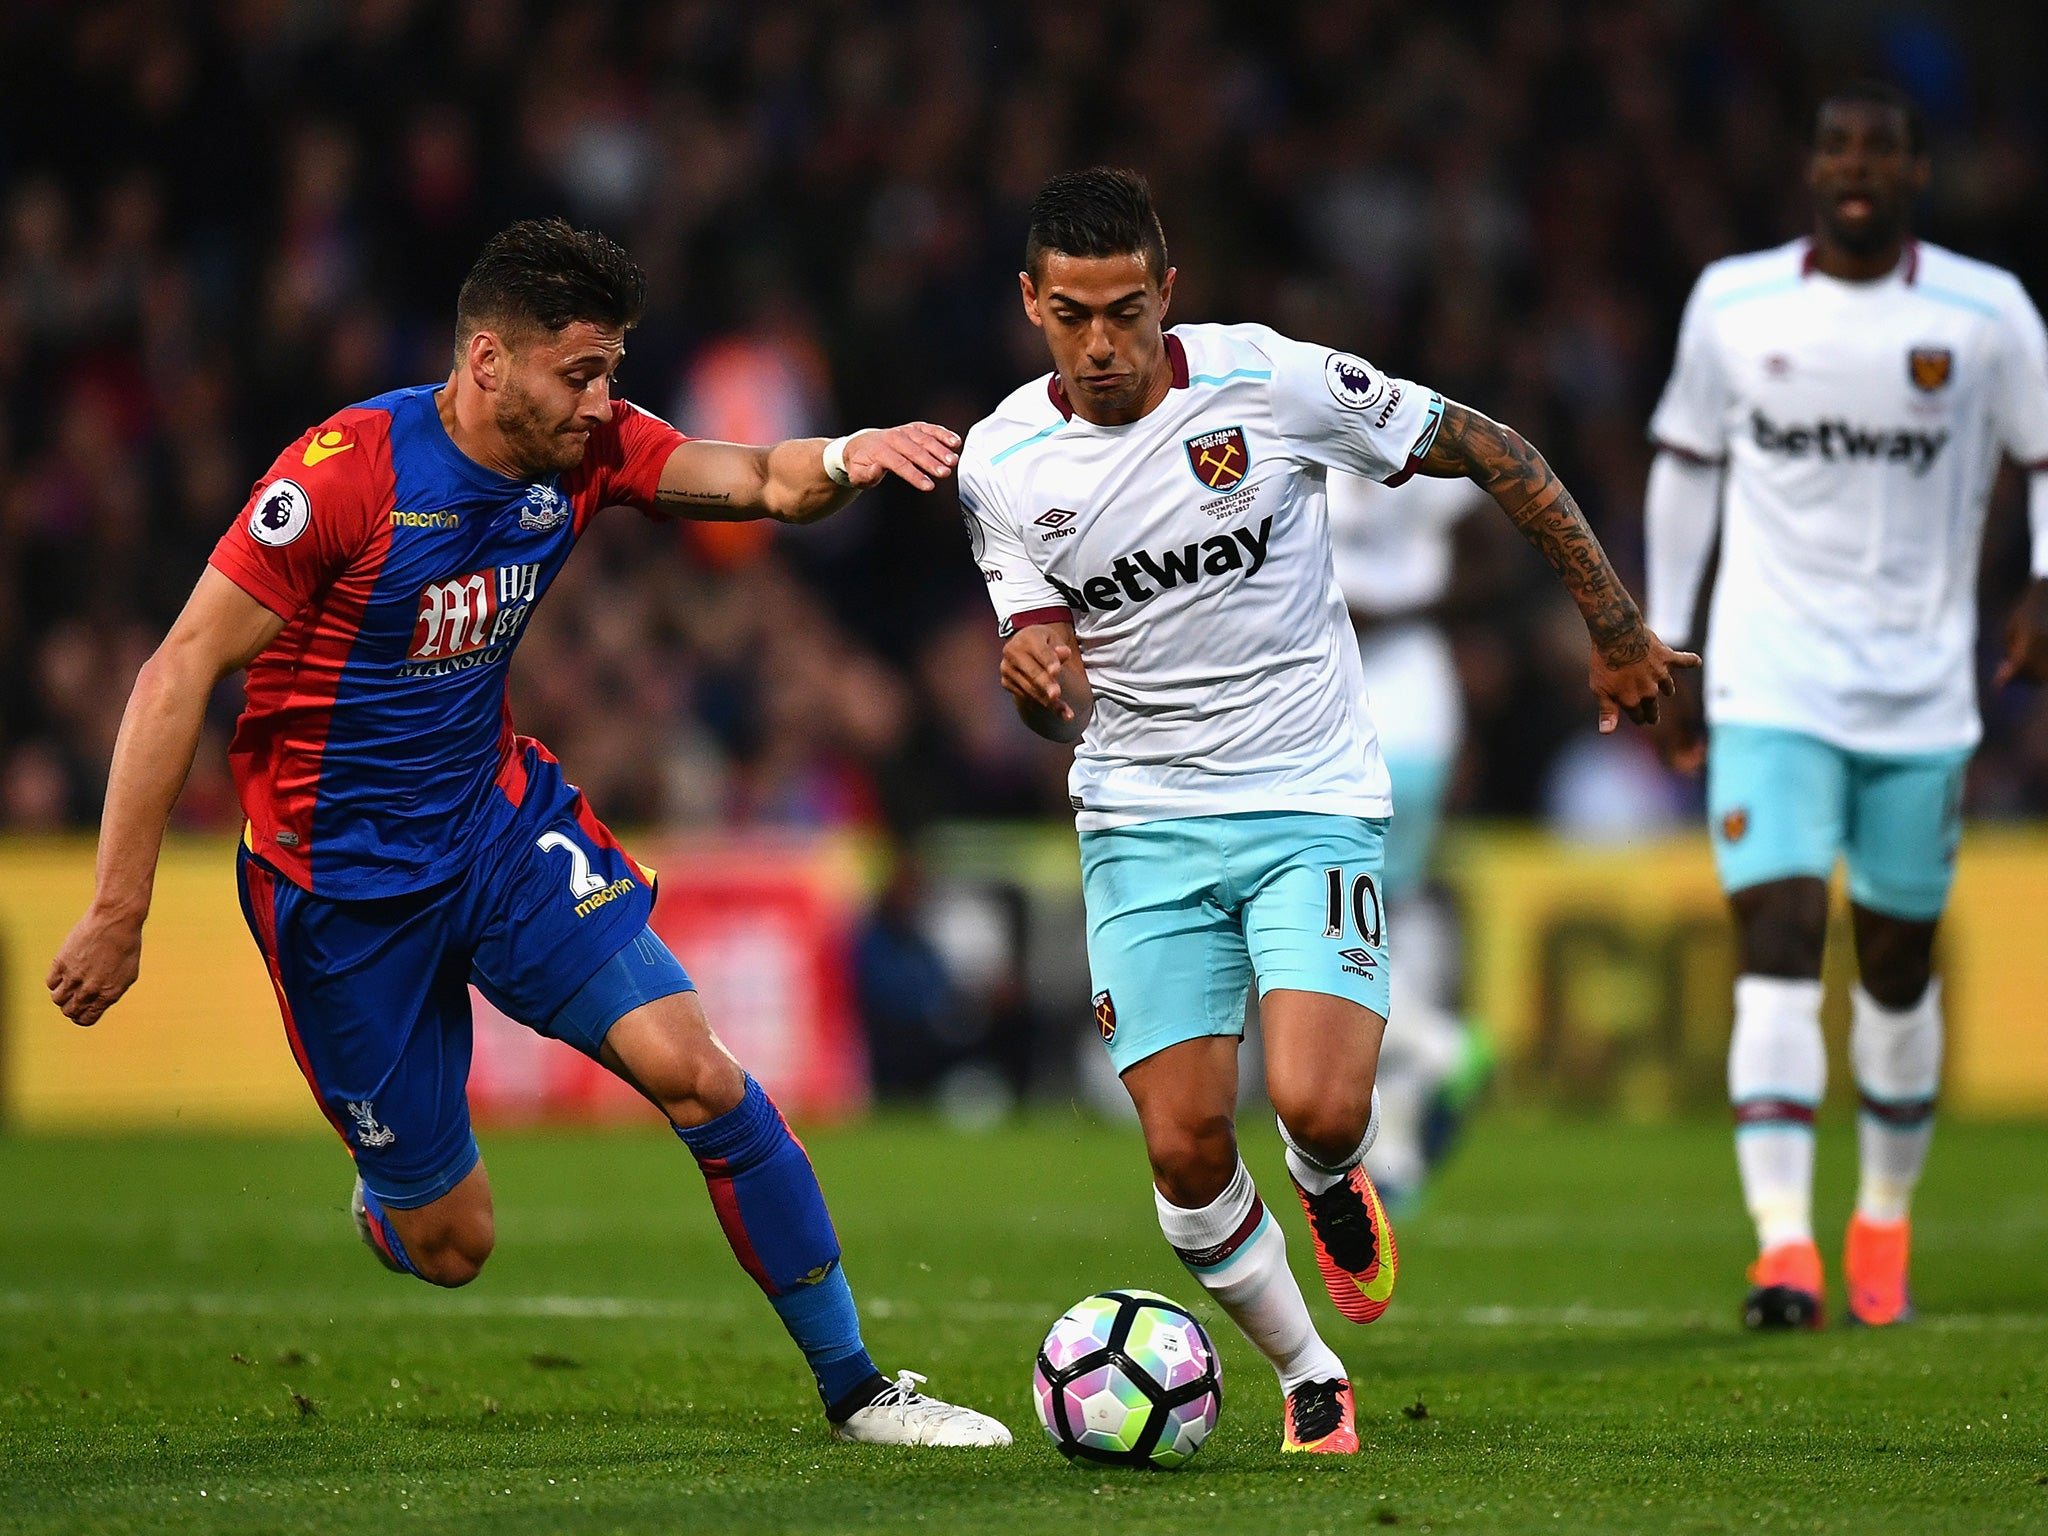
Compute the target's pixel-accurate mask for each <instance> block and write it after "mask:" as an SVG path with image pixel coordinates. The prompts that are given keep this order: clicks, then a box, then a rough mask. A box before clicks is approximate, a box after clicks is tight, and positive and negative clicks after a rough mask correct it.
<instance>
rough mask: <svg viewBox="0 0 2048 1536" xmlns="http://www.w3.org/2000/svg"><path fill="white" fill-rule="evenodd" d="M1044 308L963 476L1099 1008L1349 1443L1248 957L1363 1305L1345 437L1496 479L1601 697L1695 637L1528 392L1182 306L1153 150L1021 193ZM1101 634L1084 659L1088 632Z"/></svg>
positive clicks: (1183, 1223) (1339, 1371) (1203, 1210)
mask: <svg viewBox="0 0 2048 1536" xmlns="http://www.w3.org/2000/svg"><path fill="white" fill-rule="evenodd" d="M1024 265H1025V270H1024V272H1023V273H1022V274H1020V283H1021V288H1022V294H1023V300H1024V308H1025V312H1026V314H1027V316H1028V317H1029V318H1030V320H1031V321H1032V323H1033V324H1034V325H1036V326H1038V327H1039V329H1040V330H1041V331H1042V333H1043V334H1044V336H1045V339H1046V344H1047V346H1048V348H1049V349H1050V351H1051V353H1052V359H1053V372H1052V373H1051V374H1050V375H1049V376H1046V377H1042V378H1039V379H1036V380H1033V381H1032V382H1031V383H1029V384H1027V385H1024V386H1023V387H1022V388H1020V389H1018V390H1017V391H1016V392H1015V393H1013V394H1012V395H1011V396H1010V397H1009V398H1008V399H1006V400H1005V401H1004V402H1003V403H1002V404H1001V405H1000V406H999V407H997V409H996V410H995V412H994V413H993V414H991V415H990V416H988V417H987V418H986V419H984V420H983V421H982V422H981V423H980V424H978V425H977V426H976V427H975V428H974V430H973V431H972V432H971V433H970V434H969V435H968V441H967V446H966V448H965V449H964V450H963V452H962V456H961V466H960V474H961V484H960V497H961V503H962V508H963V511H964V513H965V515H966V519H967V524H968V532H969V536H970V539H971V541H972V546H973V551H974V556H975V561H976V563H977V564H978V565H979V566H980V567H981V572H982V576H983V579H984V580H985V581H986V582H987V585H988V593H989V598H990V601H991V602H992V603H993V604H994V605H995V609H996V613H997V617H998V619H999V620H1000V622H1001V627H1002V631H1003V633H1004V635H1005V636H1006V637H1007V642H1006V644H1005V646H1004V650H1003V662H1002V679H1003V683H1004V686H1005V687H1007V688H1008V689H1009V690H1010V692H1011V693H1012V695H1013V696H1014V697H1015V698H1016V700H1017V704H1018V708H1019V712H1020V713H1021V715H1022V716H1023V718H1024V721H1025V723H1026V724H1027V725H1029V726H1030V727H1031V728H1032V729H1033V730H1035V731H1037V732H1038V733H1039V734H1040V735H1043V736H1046V737H1049V738H1051V739H1053V740H1056V741H1065V742H1077V741H1078V743H1079V749H1078V751H1077V752H1076V754H1075V759H1074V768H1073V773H1072V777H1071V779H1070V791H1071V797H1072V801H1073V805H1074V808H1075V811H1076V813H1077V814H1076V821H1077V823H1078V825H1079V828H1080V835H1081V868H1082V880H1083V895H1084V899H1085V902H1086V906H1087V913H1088V956H1089V966H1090V969H1091V971H1092V972H1093V976H1094V984H1095V987H1096V989H1097V990H1096V993H1095V1017H1096V1021H1097V1024H1098V1026H1099V1027H1100V1029H1101V1032H1102V1037H1103V1041H1104V1043H1105V1044H1106V1045H1107V1046H1108V1049H1109V1054H1110V1059H1111V1061H1112V1063H1113V1064H1114V1065H1115V1067H1116V1068H1117V1071H1118V1072H1119V1074H1120V1075H1121V1076H1122V1078H1123V1082H1124V1085H1125V1087H1126V1088H1127V1089H1128V1090H1129V1091H1130V1095H1131V1099H1132V1102H1133V1103H1134V1104H1135V1105H1136V1106H1137V1110H1138V1119H1139V1123H1140V1125H1141V1126H1142V1127H1143V1130H1144V1134H1145V1145H1146V1149H1147V1152H1148V1154H1149V1156H1150V1158H1151V1163H1152V1171H1153V1179H1154V1185H1155V1189H1156V1196H1157V1209H1158V1214H1159V1222H1160V1226H1161V1228H1162V1229H1163V1230H1164V1232H1165V1234H1166V1240H1167V1241H1168V1242H1169V1243H1170V1244H1172V1245H1173V1248H1174V1250H1175V1252H1177V1253H1178V1254H1179V1255H1180V1258H1181V1261H1182V1263H1184V1264H1185V1265H1186V1266H1187V1268H1188V1270H1189V1272H1190V1273H1191V1274H1193V1275H1194V1276H1195V1277H1196V1278H1197V1279H1198V1280H1199V1281H1200V1282H1201V1283H1202V1285H1203V1287H1204V1288H1205V1289H1207V1290H1208V1291H1209V1293H1210V1294H1211V1295H1213V1296H1214V1297H1215V1298H1216V1300H1217V1302H1218V1304H1219V1305H1221V1306H1222V1308H1223V1309H1224V1311H1226V1312H1227V1313H1229V1314H1230V1317H1231V1318H1232V1320H1233V1321H1235V1322H1236V1323H1237V1324H1238V1326H1239V1327H1240V1328H1242V1329H1243V1330H1244V1332H1245V1334H1246V1336H1247V1337H1249V1338H1250V1339H1251V1340H1252V1342H1253V1343H1254V1344H1256V1345H1257V1346H1258V1347H1259V1349H1260V1350H1261V1351H1262V1352H1263V1353H1264V1354H1265V1355H1266V1357H1267V1359H1268V1360H1269V1361H1271V1362H1272V1365H1273V1368H1274V1370H1275V1371H1276V1373H1277V1374H1278V1375H1279V1378H1280V1386H1281V1391H1282V1393H1283V1394H1284V1397H1285V1404H1284V1407H1283V1410H1282V1429H1281V1435H1282V1439H1281V1443H1282V1445H1283V1447H1284V1448H1285V1449H1288V1450H1300V1451H1313V1452H1323V1453H1341V1452H1350V1451H1355V1450H1357V1449H1358V1433H1357V1427H1356V1416H1355V1412H1354V1406H1353V1401H1352V1392H1351V1385H1350V1382H1349V1381H1348V1380H1347V1379H1346V1378H1345V1372H1344V1364H1343V1362H1342V1361H1341V1360H1340V1359H1339V1358H1338V1357H1337V1355H1336V1353H1335V1352H1334V1351H1333V1350H1331V1349H1330V1347H1329V1346H1328V1345H1327V1344H1326V1343H1324V1342H1323V1340H1322V1339H1321V1337H1319V1336H1318V1334H1317V1333H1316V1330H1315V1327H1314V1325H1313V1324H1312V1323H1311V1322H1310V1320H1309V1314H1308V1307H1307V1305H1306V1303H1305V1302H1304V1300H1303V1298H1302V1295H1301V1291H1300V1289H1299V1287H1298V1286H1297V1285H1296V1284H1295V1281H1294V1276H1293V1274H1292V1273H1291V1272H1290V1271H1289V1269H1288V1267H1287V1252H1286V1239H1285V1237H1284V1236H1283V1235H1282V1233H1281V1229H1280V1227H1279V1225H1278V1224H1277V1223H1276V1222H1274V1221H1273V1220H1272V1219H1271V1217H1270V1216H1269V1215H1268V1214H1267V1213H1266V1210H1265V1208H1264V1206H1263V1205H1262V1204H1261V1202H1260V1199H1259V1195H1258V1191H1257V1190H1256V1189H1255V1188H1254V1187H1253V1185H1252V1179H1251V1175H1250V1173H1249V1172H1248V1171H1247V1170H1246V1168H1245V1165H1244V1162H1243V1160H1242V1159H1241V1158H1240V1157H1239V1155H1238V1148H1237V1138H1236V1132H1235V1126H1234V1123H1233V1121H1234V1113H1235V1109H1236V1104H1237V1044H1238V1037H1239V1035H1240V1034H1241V1033H1242V1031H1243V1028H1244V1013H1245V995H1246V989H1247V987H1248V986H1249V985H1250V984H1251V982H1252V980H1253V977H1254V975H1256V978H1257V984H1258V987H1259V1017H1260V1025H1261V1028H1262V1030H1263V1033H1264V1037H1265V1047H1266V1083H1267V1091H1268V1094H1269V1095H1270V1097H1271V1099H1272V1102H1273V1106H1274V1109H1275V1111H1276V1113H1277V1116H1278V1120H1279V1126H1280V1134H1281V1137H1282V1139H1283V1140H1284V1142H1285V1143H1286V1148H1287V1166H1288V1170H1289V1172H1290V1174H1291V1175H1292V1177H1293V1181H1294V1184H1295V1186H1296V1191H1297V1193H1298V1195H1299V1197H1300V1200H1301V1204H1302V1207H1303V1209H1304V1211H1305V1212H1306V1213H1307V1216H1308V1221H1309V1229H1310V1232H1311V1234H1312V1236H1313V1238H1314V1242H1315V1249H1316V1261H1317V1264H1318V1266H1319V1268H1320V1269H1321V1271H1322V1275H1323V1280H1324V1284H1325V1285H1326V1286H1327V1287H1328V1289H1329V1292H1330V1299H1331V1300H1332V1301H1333V1302H1334V1303H1335V1304H1336V1306H1337V1309H1338V1311H1339V1312H1341V1313H1342V1314H1343V1315H1344V1316H1345V1317H1347V1318H1349V1319H1350V1320H1352V1321H1354V1322H1359V1323H1369V1322H1371V1321H1373V1320H1374V1319H1375V1318H1377V1317H1378V1316H1379V1315H1380V1314H1381V1313H1382V1312H1383V1311H1384V1310H1385V1308H1386V1306H1387V1303H1388V1301H1389V1300H1390V1299H1391V1297H1392V1294H1393V1287H1394V1279H1395V1271H1396V1266H1397V1263H1398V1255H1397V1251H1396V1248H1395V1244H1394V1234H1393V1230H1392V1228H1391V1227H1390V1226H1389V1225H1388V1222H1387V1216H1386V1210H1385V1208H1384V1206H1383V1205H1382V1204H1381V1201H1380V1197H1379V1194H1378V1192H1377V1191H1376V1189H1375V1187H1374V1185H1373V1182H1372V1179H1371V1178H1370V1176H1369V1175H1368V1174H1367V1173H1366V1170H1365V1168H1364V1166H1363V1162H1362V1160H1363V1158H1364V1156H1365V1153H1366V1151H1367V1150H1368V1149H1369V1147H1370V1146H1371V1143H1372V1136H1373V1118H1374V1115H1373V1102H1374V1095H1373V1077H1374V1073H1375V1070H1376V1064H1377V1060H1378V1057H1379V1050H1380V1036H1381V1031H1382V1029H1383V1028H1384V1026H1385V1021H1386V1015H1387V1006H1388V1005H1387V997H1388V986H1387V969H1388V961H1387V957H1388V948H1387V945H1388V937H1387V923H1386V909H1385V903H1384V900H1383V898H1382V896H1381V893H1380V885H1379V882H1380V879H1381V877H1382V849H1383V846H1384V842H1385V838H1386V833H1387V817H1388V815H1389V812H1390V809H1391V807H1390V805H1389V799H1388V791H1387V773H1386V768H1385V766H1384V765H1383V764H1382V763H1381V761H1380V753H1379V748H1378V746H1377V745H1376V744H1375V741H1374V736H1373V728H1372V723H1371V720H1370V717H1369V716H1368V714H1367V711H1366V707H1365V680H1364V679H1363V678H1362V677H1361V675H1360V671H1359V660H1358V646H1357V644H1356V642H1355V641H1354V639H1353V638H1352V634H1351V626H1350V621H1349V618H1348V616H1347V614H1346V611H1345V607H1344V600H1343V597H1342V595H1341V594H1340V593H1339V592H1338V590H1337V584H1336V579H1335V576H1334V574H1333V572H1332V569H1331V554H1330V534H1329V524H1328V519H1327V511H1326V502H1325V495H1324V482H1325V478H1326V476H1327V474H1328V472H1329V471H1330V470H1332V469H1346V470H1349V471H1351V472H1352V473H1354V474H1358V475H1363V476H1367V477H1370V478H1373V479H1378V480H1390V481H1400V480H1405V479H1407V478H1408V477H1409V476H1411V475H1414V474H1415V473H1417V472H1418V471H1419V472H1421V473H1423V474H1427V475H1439V476H1457V477H1464V478H1469V479H1471V480H1474V481H1477V482H1479V483H1480V484H1482V485H1484V486H1485V487H1486V488H1487V489H1488V490H1489V491H1490V492H1491V493H1492V495H1493V497H1494V499H1495V500H1496V501H1497V502H1498V503H1499V504H1500V506H1501V508H1502V509H1503V510H1504V511H1505V512H1506V513H1507V514H1508V516H1509V517H1510V518H1512V519H1513V520H1514V522H1515V524H1516V525H1517V526H1518V527H1519V528H1521V530H1522V531H1523V533H1524V534H1525V535H1526V536H1527V537H1528V538H1529V539H1530V541H1531V542H1532V543H1534V544H1535V545H1536V546H1537V547H1538V548H1539V549H1541V550H1542V551H1543V553H1544V555H1545V556H1546V557H1547V558H1548V559H1549V560H1550V562H1551V564H1552V565H1553V566H1554V567H1555V568H1556V569H1557V570H1558V572H1559V574H1560V575H1561V576H1562V577H1563V579H1564V582H1565V585H1566V587H1567V588H1568V589H1569V590H1570V592H1571V594H1572V596H1573V597H1574V599H1575V600H1576V601H1577V603H1578V605H1579V608H1580V610H1581V612H1582V613H1583V614H1584V615H1585V618H1586V623H1587V627H1588V629H1589V631H1590V632H1591V635H1592V667H1591V681H1592V686H1593V691H1594V692H1595V694H1596V695H1597V696H1598V697H1599V699H1600V709H1601V715H1602V721H1601V727H1602V729H1603V730H1612V729H1614V727H1615V726H1616V724H1617V723H1618V722H1619V719H1620V716H1621V714H1622V713H1623V712H1624V711H1626V712H1627V713H1629V714H1630V715H1632V716H1634V717H1636V718H1638V719H1642V720H1653V719H1655V717H1656V701H1657V698H1658V695H1659V693H1660V692H1668V691H1669V690H1670V688H1671V686H1672V684H1671V680H1670V669H1671V667H1673V666H1674V665H1686V664H1697V659H1696V658H1692V657H1681V656H1675V655H1674V654H1673V653H1672V652H1671V651H1669V650H1668V649H1666V648H1665V647H1664V645H1663V644H1662V643H1661V642H1659V641H1658V639H1657V638H1656V636H1655V635H1653V634H1651V633H1649V632H1648V631H1647V630H1646V629H1645V628H1644V627H1643V623H1642V619H1641V617H1640V616H1639V615H1638V613H1637V612H1636V607H1635V604H1634V603H1633V602H1632V601H1631V600H1630V598H1629V596H1628V593H1627V592H1626V591H1625V590H1623V588H1622V586H1621V583H1620V581H1619V580H1618V579H1617V578H1616V577H1615V575H1614V572H1613V570H1612V569H1611V568H1610V567H1609V566H1608V564H1607V559H1606V556H1605V555H1604V554H1603V553H1602V552H1601V549H1600V545H1599V542H1598V541H1597V540H1596V539H1595V538H1594V537H1593V534H1592V532H1591V530H1589V529H1588V528H1587V526H1586V523H1585V520H1584V518H1583V517H1581V515H1580V513H1579V509H1578V506H1577V505H1576V503H1574V501H1573V500H1572V498H1571V496H1570V494H1569V493H1568V492H1567V491H1566V490H1565V489H1564V487H1563V485H1561V484H1560V483H1559V482H1558V480H1557V478H1556V476H1554V475H1553V474H1552V473H1551V472H1550V469H1549V467H1548V466H1547V465H1546V464H1545V463H1544V462H1543V460H1542V458H1541V457H1540V456H1539V455H1538V454H1537V453H1536V452H1535V450H1534V449H1532V448H1531V447H1530V446H1529V445H1528V444H1527V443H1526V442H1524V441H1523V440H1522V439H1521V438H1520V437H1518V436H1517V435H1516V434H1515V433H1513V432H1512V431H1509V430H1508V429H1507V428H1505V427H1502V426H1499V425H1498V424H1496V423H1494V422H1492V421H1489V420H1487V419H1486V418H1485V417H1483V416H1480V415H1477V414H1476V413H1474V412H1472V411H1468V410H1466V409H1464V408H1463V407H1461V406H1459V405H1457V404H1456V403H1454V402H1452V401H1447V400H1444V399H1443V398H1442V397H1440V396H1439V395H1437V394H1435V393H1434V392H1432V391H1430V390H1427V389H1424V388H1421V387H1419V386H1417V385H1415V384H1411V383H1409V382H1407V381H1405V380H1401V379H1391V378H1388V377H1387V376H1385V375H1384V374H1381V373H1380V372H1378V371H1377V370H1376V369H1374V368H1373V367H1372V366H1371V365H1369V364H1368V363H1365V362H1364V361H1362V360H1360V359H1358V358H1355V357H1351V356H1348V355H1347V354H1345V353H1341V352H1332V351H1330V350H1328V349H1327V348H1324V347H1317V346H1310V345H1306V344H1304V343H1301V342H1297V341H1290V340H1288V339H1287V338H1286V337H1284V336H1281V335H1278V334H1277V333H1275V332H1273V331H1271V330H1268V329H1267V328H1266V327H1264V326H1257V325H1237V326H1229V325H1189V326H1179V327H1176V328H1175V329H1174V330H1173V331H1172V332H1171V333H1167V332H1165V331H1164V330H1163V325H1164V321H1165V317H1166V312H1167V309H1168V306H1169V304H1170V303H1171V301H1172V296H1173V277H1174V274H1173V271H1172V269H1171V268H1170V267H1169V266H1168V265H1167V260H1166V240H1165V236H1164V234H1163V233H1162V231H1161V229H1160V226H1159V220H1158V217H1157V215H1156V214H1155V213H1154V212H1153V208H1152V201H1151V195H1150V193H1149V191H1148V190H1147V189H1146V186H1145V183H1144V182H1143V181H1142V180H1141V179H1139V178H1138V177H1136V176H1134V175H1132V174H1131V173H1129V172H1126V171H1113V170H1102V169H1098V170H1092V171H1081V172H1074V173H1069V174H1066V175H1061V176H1056V177H1054V178H1053V179H1052V180H1051V181H1050V182H1048V183H1047V184H1046V185H1045V186H1044V187H1043V188H1042V189H1041V190H1040V192H1039V194H1038V197H1037V199H1036V200H1035V202H1034V203H1033V205H1032V210H1031V226H1030V233H1029V236H1028V238H1027V240H1026V243H1025V261H1024ZM1084 661H1085V665H1084Z"/></svg>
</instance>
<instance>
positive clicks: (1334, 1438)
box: [1280, 1381, 1358, 1456]
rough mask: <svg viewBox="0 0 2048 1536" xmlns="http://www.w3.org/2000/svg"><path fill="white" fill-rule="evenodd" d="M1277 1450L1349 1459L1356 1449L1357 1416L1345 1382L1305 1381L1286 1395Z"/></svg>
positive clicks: (1349, 1389) (1349, 1390)
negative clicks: (1346, 1457) (1278, 1448)
mask: <svg viewBox="0 0 2048 1536" xmlns="http://www.w3.org/2000/svg"><path fill="white" fill-rule="evenodd" d="M1280 1449H1281V1450H1283V1451H1306V1452H1307V1453H1308V1454H1309V1455H1311V1456H1350V1455H1353V1454H1355V1453H1356V1452H1357V1450H1358V1415H1357V1413H1356V1411H1355V1410H1354V1409H1353V1407H1352V1405H1351V1383H1350V1382H1348V1381H1305V1382H1303V1383H1302V1384H1301V1385H1300V1386H1298V1387H1296V1388H1295V1389H1294V1390H1293V1391H1292V1392H1290V1393H1288V1394H1287V1404H1286V1406H1285V1407H1284V1408H1283V1409H1282V1410H1281V1412H1280Z"/></svg>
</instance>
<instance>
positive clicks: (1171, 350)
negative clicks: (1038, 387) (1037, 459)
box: [1045, 331, 1188, 421]
mask: <svg viewBox="0 0 2048 1536" xmlns="http://www.w3.org/2000/svg"><path fill="white" fill-rule="evenodd" d="M1166 361H1167V363H1168V364H1169V365H1170V366H1171V367H1172V369H1173V387H1174V388H1175V389H1186V388H1187V387H1188V349H1187V348H1186V347H1184V346H1182V345H1181V344H1180V338H1179V337H1178V336H1176V335H1174V334H1173V333H1172V332H1171V331H1169V332H1167V334H1166ZM1045 393H1046V398H1047V399H1049V400H1051V401H1052V404H1053V409H1054V410H1056V411H1058V412H1059V413H1060V420H1062V421H1072V420H1073V419H1074V406H1073V402H1072V401H1070V400H1068V399H1067V390H1066V386H1065V385H1063V384H1062V383H1060V376H1059V373H1058V372H1057V371H1055V372H1054V373H1053V376H1052V377H1051V378H1049V379H1047V380H1046V381H1045Z"/></svg>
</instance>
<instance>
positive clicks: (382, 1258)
mask: <svg viewBox="0 0 2048 1536" xmlns="http://www.w3.org/2000/svg"><path fill="white" fill-rule="evenodd" d="M348 1213H349V1215H350V1217H351V1218H353V1219H354V1221H355V1224H356V1236H357V1237H359V1238H361V1239H362V1240H363V1246H364V1247H365V1248H367V1249H369V1250H370V1252H372V1253H374V1254H375V1255H376V1256H377V1262H378V1263H379V1264H382V1265H383V1266H384V1267H385V1268H386V1269H388V1270H390V1271H391V1273H393V1274H394V1275H402V1274H404V1273H405V1266H404V1265H402V1264H399V1263H396V1262H395V1261H394V1260H393V1259H392V1257H391V1255H390V1254H388V1253H386V1252H385V1251H384V1245H383V1244H382V1243H380V1242H378V1241H377V1238H376V1236H375V1234H374V1233H372V1232H371V1230H370V1208H369V1206H368V1205H366V1204H364V1202H363V1181H362V1180H361V1179H360V1178H358V1179H357V1180H356V1187H355V1188H354V1189H352V1190H350V1191H349V1197H348Z"/></svg>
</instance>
